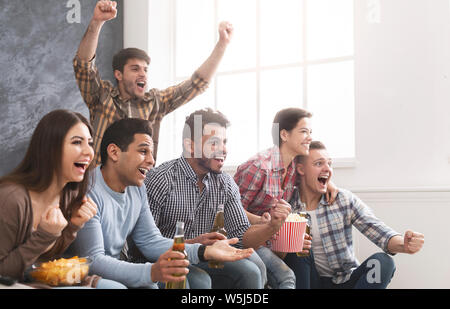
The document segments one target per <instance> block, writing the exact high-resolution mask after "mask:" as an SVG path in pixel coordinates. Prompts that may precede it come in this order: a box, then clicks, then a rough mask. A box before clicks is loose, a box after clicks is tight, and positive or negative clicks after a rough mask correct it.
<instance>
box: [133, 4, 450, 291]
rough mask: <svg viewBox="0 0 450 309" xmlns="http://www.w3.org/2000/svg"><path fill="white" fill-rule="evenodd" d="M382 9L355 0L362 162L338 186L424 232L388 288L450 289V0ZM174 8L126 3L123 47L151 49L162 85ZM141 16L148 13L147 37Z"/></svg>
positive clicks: (362, 249)
mask: <svg viewBox="0 0 450 309" xmlns="http://www.w3.org/2000/svg"><path fill="white" fill-rule="evenodd" d="M142 2H145V3H144V4H142ZM378 2H379V5H380V11H379V12H380V15H379V22H377V18H375V19H374V18H373V15H371V13H372V11H370V10H371V9H373V8H374V3H375V5H376V3H377V1H376V0H355V91H356V93H355V101H356V110H355V112H356V163H355V166H354V167H351V168H339V169H336V170H335V178H334V181H335V183H336V184H337V185H338V186H341V187H345V188H348V189H351V190H353V191H354V192H355V193H356V194H357V195H358V196H360V197H361V198H362V199H363V200H364V201H365V202H366V203H367V204H368V205H369V206H371V207H372V209H373V210H374V212H375V213H376V214H377V216H378V217H380V218H381V219H383V220H384V221H385V222H386V223H388V224H389V225H390V226H392V227H393V228H394V229H396V230H397V231H399V232H404V231H405V230H406V229H407V228H411V229H413V230H417V231H420V232H423V233H424V234H425V237H426V244H425V246H424V249H423V251H422V252H420V253H419V254H417V255H413V256H408V255H397V256H395V258H394V260H395V262H396V265H397V271H396V275H395V277H394V279H393V281H392V283H391V285H390V287H391V288H450V281H449V280H448V278H450V259H449V258H448V256H450V240H449V238H448V237H447V235H448V232H447V231H446V227H447V224H446V222H445V220H447V218H450V81H449V79H450V1H449V0H433V1H430V0H380V1H378ZM170 3H171V1H166V0H164V1H163V0H149V1H145V0H133V1H125V17H126V16H127V11H128V13H132V12H136V14H137V15H131V16H134V19H128V20H127V18H125V20H124V23H125V33H124V39H125V45H126V47H127V46H132V45H127V44H128V43H130V44H131V43H133V44H134V42H136V44H142V43H143V44H147V47H146V48H144V49H147V50H149V49H150V48H149V46H151V49H150V51H149V53H150V55H151V57H152V64H151V67H150V76H151V78H152V80H151V83H153V85H156V86H157V87H159V85H167V84H168V82H169V81H170V76H171V70H172V67H171V63H170V52H171V51H170V48H171V39H170V36H169V32H168V29H169V26H168V21H169V19H170V18H171V15H170V13H169V7H170V5H171V4H170ZM144 9H145V10H144ZM142 12H150V13H151V15H150V16H152V17H151V18H149V19H148V22H149V24H150V29H149V30H146V29H143V28H142V25H144V24H145V17H142ZM133 14H134V13H133ZM136 16H138V17H139V18H144V20H143V21H141V22H142V25H141V26H136V24H138V23H136V18H135V17H136ZM373 21H375V22H373ZM127 27H128V28H127ZM133 27H138V29H136V28H133ZM146 31H148V32H147V33H149V36H150V39H149V41H148V42H143V41H141V36H144V34H145V33H146ZM128 38H130V40H128ZM144 39H145V38H144ZM133 40H134V41H133ZM134 46H136V45H134ZM138 47H139V46H138ZM141 48H142V47H141ZM155 59H156V60H155ZM155 72H157V73H155ZM155 75H157V76H155ZM355 243H356V244H357V246H356V247H357V249H356V254H357V256H358V258H359V259H360V260H361V261H362V260H364V259H365V258H367V257H368V256H369V255H370V254H372V253H374V252H376V251H379V249H378V248H376V247H375V246H373V245H372V244H371V243H370V242H368V241H367V240H366V239H365V238H362V237H361V236H360V234H359V233H358V232H356V233H355Z"/></svg>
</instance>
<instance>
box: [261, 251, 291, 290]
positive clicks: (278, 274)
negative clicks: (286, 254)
mask: <svg viewBox="0 0 450 309" xmlns="http://www.w3.org/2000/svg"><path fill="white" fill-rule="evenodd" d="M256 253H258V255H259V257H260V258H261V260H263V262H264V264H265V265H266V269H267V280H268V283H269V285H270V287H271V288H273V289H295V274H294V272H293V271H292V269H290V268H289V266H287V265H286V263H284V262H283V260H282V259H280V258H279V257H278V256H277V255H276V254H275V253H273V252H272V250H270V249H269V248H267V247H264V246H262V247H260V248H259V249H258V250H256Z"/></svg>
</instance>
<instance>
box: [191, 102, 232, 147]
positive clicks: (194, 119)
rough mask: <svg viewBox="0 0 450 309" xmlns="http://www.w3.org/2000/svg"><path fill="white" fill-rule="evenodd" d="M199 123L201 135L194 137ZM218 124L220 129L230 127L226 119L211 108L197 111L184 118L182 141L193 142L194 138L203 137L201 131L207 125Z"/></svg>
mask: <svg viewBox="0 0 450 309" xmlns="http://www.w3.org/2000/svg"><path fill="white" fill-rule="evenodd" d="M200 121H201V125H202V126H201V130H202V131H201V132H200V133H201V134H198V135H196V134H195V130H197V129H199V124H200ZM212 123H214V124H218V125H220V126H221V127H224V128H227V127H228V126H229V125H230V121H228V119H227V117H225V115H224V114H222V113H221V112H219V111H215V110H213V109H211V108H209V107H208V108H204V109H200V110H197V111H195V112H193V113H192V114H190V115H189V116H188V117H186V121H185V123H184V128H183V140H184V139H185V138H189V139H191V140H194V138H195V137H196V136H203V129H204V128H205V125H207V124H212Z"/></svg>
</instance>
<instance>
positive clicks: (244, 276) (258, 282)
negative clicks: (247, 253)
mask: <svg viewBox="0 0 450 309" xmlns="http://www.w3.org/2000/svg"><path fill="white" fill-rule="evenodd" d="M223 264H224V267H223V268H221V269H220V268H219V269H216V268H209V267H208V262H200V263H198V264H195V266H197V267H199V268H201V269H203V270H204V271H206V272H207V273H208V274H209V275H210V277H211V281H212V288H213V289H262V288H263V284H262V278H261V277H262V276H261V270H260V268H259V267H258V266H257V265H256V264H255V263H253V262H252V261H250V260H249V259H243V260H239V261H235V262H224V263H223Z"/></svg>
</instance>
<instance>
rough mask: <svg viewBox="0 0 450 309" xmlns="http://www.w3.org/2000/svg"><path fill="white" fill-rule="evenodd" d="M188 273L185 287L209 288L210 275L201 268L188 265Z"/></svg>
mask: <svg viewBox="0 0 450 309" xmlns="http://www.w3.org/2000/svg"><path fill="white" fill-rule="evenodd" d="M188 268H189V273H188V274H187V280H186V288H187V289H210V288H211V285H212V284H211V277H210V276H209V275H208V273H207V272H206V271H204V270H203V269H201V268H199V267H196V266H193V265H189V266H188Z"/></svg>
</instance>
